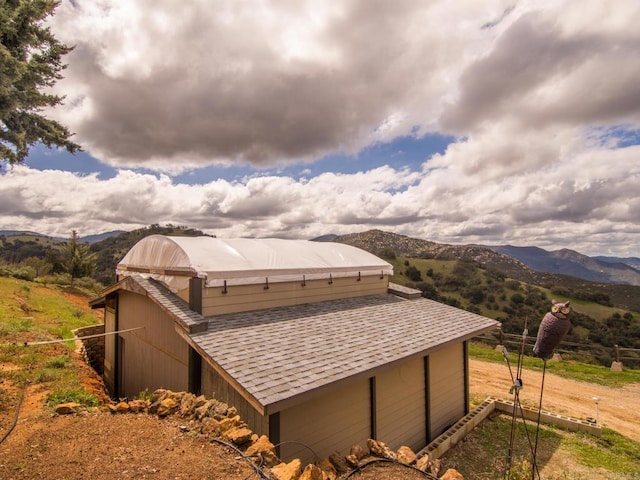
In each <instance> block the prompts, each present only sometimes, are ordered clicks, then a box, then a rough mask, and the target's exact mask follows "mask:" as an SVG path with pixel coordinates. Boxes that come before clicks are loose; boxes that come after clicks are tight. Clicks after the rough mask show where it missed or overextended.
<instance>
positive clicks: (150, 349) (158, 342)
mask: <svg viewBox="0 0 640 480" xmlns="http://www.w3.org/2000/svg"><path fill="white" fill-rule="evenodd" d="M118 322H119V325H118V327H119V329H120V330H126V329H130V328H136V327H144V328H143V329H142V330H136V331H133V332H126V333H121V334H119V338H120V339H121V356H122V359H121V361H122V363H123V365H122V368H121V369H120V372H119V375H120V386H121V389H120V392H119V393H120V395H123V396H125V395H126V396H128V397H130V398H132V397H135V396H137V395H138V394H139V393H140V392H142V391H144V390H149V391H154V390H156V389H158V388H168V389H171V390H175V391H182V390H187V388H188V361H189V360H188V359H189V347H188V345H187V343H186V342H185V341H184V340H183V339H182V338H181V337H180V336H179V335H178V334H177V333H176V331H175V327H174V322H173V320H172V319H171V318H170V317H168V316H167V315H166V313H165V312H164V311H163V310H162V309H161V308H160V307H158V306H157V305H156V304H155V303H153V302H152V301H151V300H149V299H148V298H147V297H146V296H142V295H138V294H135V293H131V292H126V291H121V292H120V294H119V306H118Z"/></svg>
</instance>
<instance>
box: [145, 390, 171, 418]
mask: <svg viewBox="0 0 640 480" xmlns="http://www.w3.org/2000/svg"><path fill="white" fill-rule="evenodd" d="M170 393H171V391H170V390H165V389H163V388H159V389H158V390H156V391H154V392H153V393H152V394H151V400H150V405H149V413H153V414H156V413H157V412H158V408H159V407H160V403H161V402H162V401H163V400H165V399H166V398H168V397H169V394H170Z"/></svg>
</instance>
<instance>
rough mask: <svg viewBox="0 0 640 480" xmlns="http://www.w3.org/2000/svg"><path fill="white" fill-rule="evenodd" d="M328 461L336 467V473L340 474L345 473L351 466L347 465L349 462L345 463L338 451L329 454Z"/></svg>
mask: <svg viewBox="0 0 640 480" xmlns="http://www.w3.org/2000/svg"><path fill="white" fill-rule="evenodd" d="M329 461H330V462H331V464H332V465H333V466H334V468H335V469H336V472H337V473H338V475H342V474H343V473H347V472H348V471H349V470H351V467H349V464H348V463H347V461H346V460H345V458H344V457H343V456H342V455H340V454H339V453H338V452H336V453H332V454H331V455H329Z"/></svg>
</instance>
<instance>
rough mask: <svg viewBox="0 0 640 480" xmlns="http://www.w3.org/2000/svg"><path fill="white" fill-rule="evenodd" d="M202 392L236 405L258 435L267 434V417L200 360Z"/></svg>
mask: <svg viewBox="0 0 640 480" xmlns="http://www.w3.org/2000/svg"><path fill="white" fill-rule="evenodd" d="M202 394H203V395H204V396H205V397H207V398H215V399H216V400H220V401H221V402H225V403H226V404H227V405H229V406H233V407H236V409H237V410H238V414H239V415H240V417H242V420H244V421H245V422H246V423H247V425H249V428H250V429H251V430H253V431H254V432H255V433H257V434H258V435H268V434H269V418H268V417H266V416H263V415H261V414H260V412H258V411H257V410H256V409H255V408H253V407H252V406H251V404H250V403H249V402H247V401H246V400H245V399H244V398H243V397H242V396H241V395H240V394H239V393H238V392H237V391H236V390H235V389H234V388H233V387H232V386H231V385H229V384H228V383H227V382H226V381H225V380H224V379H223V378H222V377H221V376H220V375H218V373H217V372H216V371H215V370H214V369H213V368H212V367H211V365H209V364H208V363H206V362H202Z"/></svg>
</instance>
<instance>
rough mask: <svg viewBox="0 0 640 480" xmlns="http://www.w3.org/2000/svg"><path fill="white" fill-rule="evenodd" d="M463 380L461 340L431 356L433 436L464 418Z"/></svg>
mask: <svg viewBox="0 0 640 480" xmlns="http://www.w3.org/2000/svg"><path fill="white" fill-rule="evenodd" d="M464 382H465V381H464V357H463V348H462V343H456V344H454V345H451V346H449V347H447V348H445V349H443V350H439V351H437V352H435V353H433V354H431V355H429V383H430V385H429V403H430V413H431V415H430V419H431V439H433V438H435V437H437V436H438V435H440V434H441V433H442V432H444V430H446V429H447V428H448V427H449V426H450V425H452V424H454V423H455V422H457V421H458V420H460V419H461V418H462V417H464V414H465V396H464V392H465V385H464Z"/></svg>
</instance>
